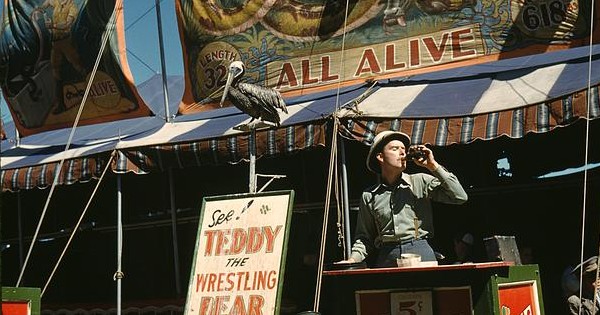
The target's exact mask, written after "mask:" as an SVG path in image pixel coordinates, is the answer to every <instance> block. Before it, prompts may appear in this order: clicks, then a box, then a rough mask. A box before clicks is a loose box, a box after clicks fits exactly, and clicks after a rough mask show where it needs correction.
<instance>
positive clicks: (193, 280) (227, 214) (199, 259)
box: [184, 191, 294, 315]
mask: <svg viewBox="0 0 600 315" xmlns="http://www.w3.org/2000/svg"><path fill="white" fill-rule="evenodd" d="M293 197H294V194H293V191H280V192H268V193H258V194H242V195H228V196H216V197H206V198H204V200H203V203H202V210H201V215H200V221H199V226H198V234H197V240H196V250H195V253H194V260H193V263H192V271H191V274H190V281H189V286H188V294H187V300H186V305H185V311H184V314H186V315H191V314H194V315H197V314H199V315H208V314H230V315H241V314H279V307H280V304H281V294H282V289H283V274H284V269H285V257H286V252H287V241H288V235H289V227H290V223H291V219H292V218H291V214H292V204H293Z"/></svg>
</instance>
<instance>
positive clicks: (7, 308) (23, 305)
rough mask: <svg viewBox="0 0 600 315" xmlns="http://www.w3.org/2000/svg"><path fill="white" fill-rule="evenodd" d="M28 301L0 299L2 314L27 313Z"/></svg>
mask: <svg viewBox="0 0 600 315" xmlns="http://www.w3.org/2000/svg"><path fill="white" fill-rule="evenodd" d="M30 309H31V308H30V307H29V301H4V300H3V301H2V314H7V315H29V314H31V312H30Z"/></svg>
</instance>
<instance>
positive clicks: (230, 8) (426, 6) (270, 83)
mask: <svg viewBox="0 0 600 315" xmlns="http://www.w3.org/2000/svg"><path fill="white" fill-rule="evenodd" d="M346 3H347V2H346V1H324V0H244V1H242V0H228V1H225V0H221V1H216V0H208V1H206V0H205V1H200V0H177V2H176V4H177V14H178V20H179V25H180V28H181V30H180V33H181V40H182V45H183V50H184V63H185V69H187V70H186V73H185V76H186V88H185V92H184V97H183V100H182V103H181V104H180V108H179V113H180V114H186V113H190V112H198V111H205V110H210V109H214V108H216V107H217V106H219V105H218V99H219V97H220V93H221V91H222V88H223V85H224V83H225V78H226V75H227V66H228V64H229V63H230V62H231V61H235V60H240V61H243V62H244V63H245V66H246V73H245V77H244V80H245V81H247V82H250V83H255V84H259V85H263V86H267V87H271V88H276V89H278V90H279V91H281V92H282V93H283V95H284V96H286V97H289V96H294V95H301V94H310V93H312V92H315V91H319V90H324V89H332V88H335V87H338V86H339V84H340V83H342V84H351V83H356V82H357V81H365V80H368V79H373V78H382V77H391V76H400V75H404V74H406V75H408V74H411V73H417V72H425V71H429V70H430V69H432V68H433V66H438V65H448V64H450V63H455V62H459V61H464V62H467V63H468V62H472V63H476V62H483V61H489V59H486V58H484V57H491V56H496V59H498V58H509V57H515V56H519V55H527V54H534V53H541V52H544V51H547V50H550V49H562V48H567V47H572V46H577V45H582V44H584V43H585V41H586V40H587V38H588V36H589V34H590V33H589V32H590V30H589V25H590V15H591V14H590V13H591V10H592V8H591V7H590V4H589V1H580V0H539V1H525V0H385V1H382V0H357V1H350V2H349V3H350V5H349V6H348V7H346ZM345 16H347V19H346V18H345ZM596 32H597V31H596Z"/></svg>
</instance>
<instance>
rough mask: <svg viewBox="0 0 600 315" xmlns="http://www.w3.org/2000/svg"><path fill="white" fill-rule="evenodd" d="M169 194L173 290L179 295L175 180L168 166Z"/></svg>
mask: <svg viewBox="0 0 600 315" xmlns="http://www.w3.org/2000/svg"><path fill="white" fill-rule="evenodd" d="M169 195H170V199H171V232H172V235H173V263H174V264H175V290H176V291H177V297H179V296H181V284H180V280H179V246H178V243H179V241H178V238H177V207H176V206H175V182H174V181H173V169H172V168H169Z"/></svg>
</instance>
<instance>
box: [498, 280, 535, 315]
mask: <svg viewBox="0 0 600 315" xmlns="http://www.w3.org/2000/svg"><path fill="white" fill-rule="evenodd" d="M498 299H499V305H500V314H502V315H509V314H513V315H539V314H540V307H539V304H538V295H537V287H536V282H535V281H526V282H514V283H506V284H499V285H498Z"/></svg>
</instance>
